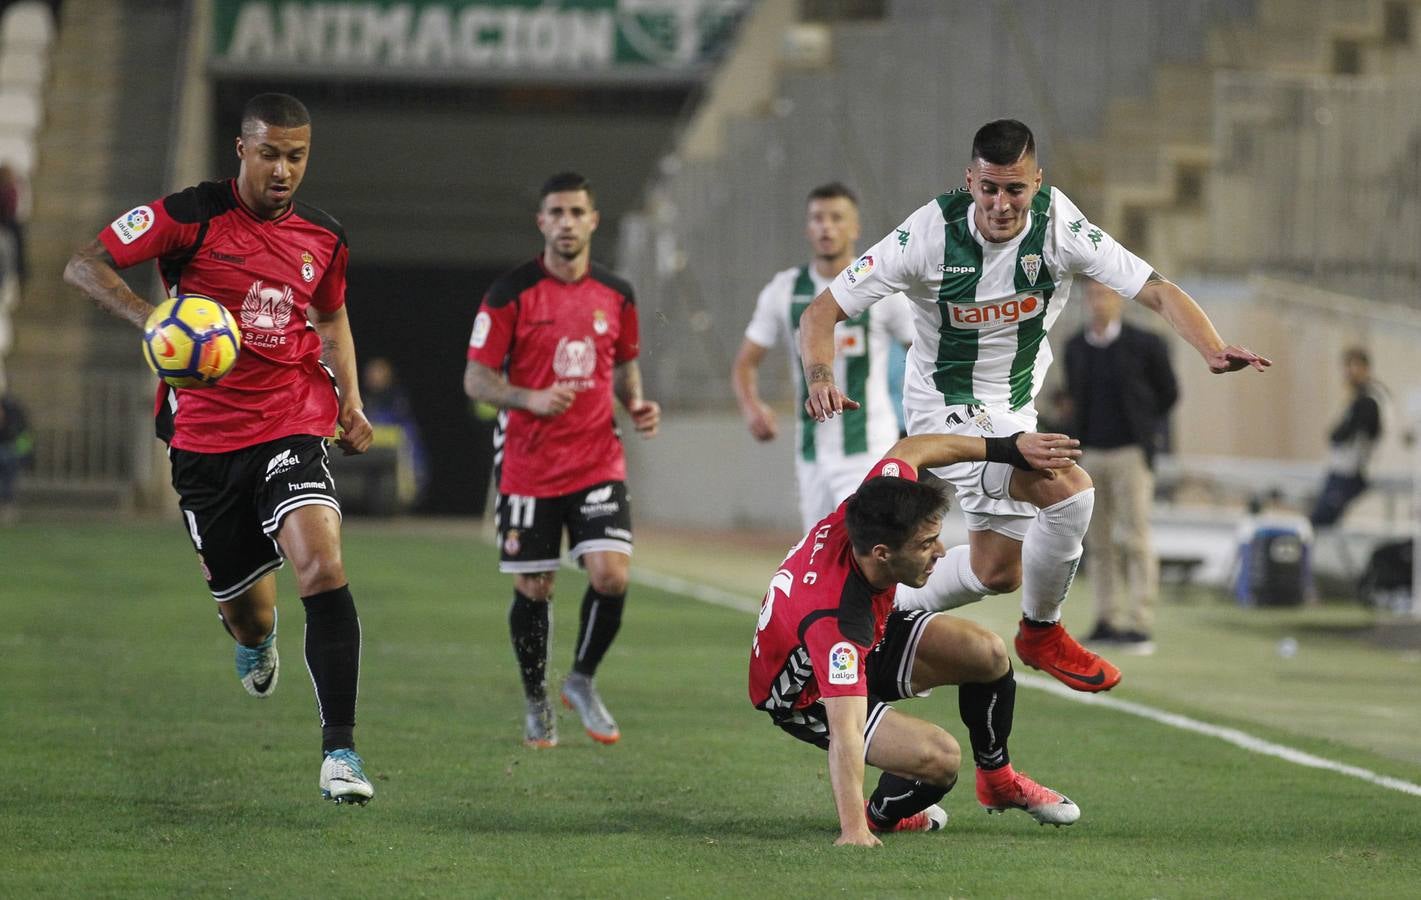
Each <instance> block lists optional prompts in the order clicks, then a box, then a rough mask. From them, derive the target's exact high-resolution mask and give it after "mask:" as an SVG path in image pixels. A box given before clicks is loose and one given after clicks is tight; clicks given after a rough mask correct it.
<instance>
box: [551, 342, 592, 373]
mask: <svg viewBox="0 0 1421 900" xmlns="http://www.w3.org/2000/svg"><path fill="white" fill-rule="evenodd" d="M596 367H597V344H596V342H594V341H593V340H592V338H590V337H587V338H583V339H582V340H576V339H573V338H563V339H562V340H560V341H558V349H557V351H556V352H555V353H554V354H553V372H554V373H556V374H557V376H558V377H559V378H587V377H589V376H590V375H591V374H592V372H593V370H594V369H596Z"/></svg>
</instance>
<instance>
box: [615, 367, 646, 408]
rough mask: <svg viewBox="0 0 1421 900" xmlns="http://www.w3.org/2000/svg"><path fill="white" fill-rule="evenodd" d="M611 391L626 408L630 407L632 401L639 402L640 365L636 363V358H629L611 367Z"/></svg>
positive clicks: (640, 397)
mask: <svg viewBox="0 0 1421 900" xmlns="http://www.w3.org/2000/svg"><path fill="white" fill-rule="evenodd" d="M612 392H613V393H615V394H616V395H617V399H618V400H620V401H622V405H623V406H625V407H626V408H627V409H631V407H632V404H633V403H640V402H641V400H642V396H641V366H639V365H637V361H636V360H634V359H629V360H627V361H626V362H624V363H618V364H617V365H616V366H614V367H613V369H612Z"/></svg>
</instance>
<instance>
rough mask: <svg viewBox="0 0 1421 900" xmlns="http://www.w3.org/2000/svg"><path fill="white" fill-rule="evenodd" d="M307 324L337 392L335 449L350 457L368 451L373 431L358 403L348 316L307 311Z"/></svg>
mask: <svg viewBox="0 0 1421 900" xmlns="http://www.w3.org/2000/svg"><path fill="white" fill-rule="evenodd" d="M311 324H312V325H314V326H315V327H316V334H318V335H320V336H321V359H322V360H324V361H325V364H326V365H328V366H330V367H331V371H332V372H334V373H335V376H336V386H337V387H338V388H340V414H339V416H338V419H337V421H338V422H339V423H340V434H339V435H338V436H337V438H336V445H337V446H339V447H340V449H341V450H342V451H343V452H344V453H345V455H346V456H350V455H351V454H354V453H364V452H365V451H366V450H369V449H370V443H371V442H372V441H373V440H374V439H375V429H374V428H372V427H371V426H370V421H369V420H368V419H366V418H365V412H364V409H365V404H364V402H363V401H362V400H361V399H360V378H359V377H358V376H357V375H356V363H355V336H354V335H352V334H351V333H350V316H349V314H348V313H347V312H346V309H345V307H344V306H340V307H337V308H336V309H333V310H331V311H330V312H322V311H321V310H319V309H317V308H316V307H314V306H312V307H311Z"/></svg>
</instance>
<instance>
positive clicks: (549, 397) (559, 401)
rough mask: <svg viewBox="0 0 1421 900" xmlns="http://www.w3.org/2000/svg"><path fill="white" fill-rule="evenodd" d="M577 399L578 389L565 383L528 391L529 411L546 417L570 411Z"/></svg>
mask: <svg viewBox="0 0 1421 900" xmlns="http://www.w3.org/2000/svg"><path fill="white" fill-rule="evenodd" d="M575 399H577V391H575V390H573V389H572V388H570V387H568V386H567V385H565V384H555V385H553V386H552V387H548V388H543V389H542V390H540V391H530V392H529V393H528V412H530V413H532V414H533V415H535V416H542V417H544V418H546V417H549V416H560V415H562V414H563V413H565V412H567V411H568V409H569V408H570V407H571V406H572V401H573V400H575Z"/></svg>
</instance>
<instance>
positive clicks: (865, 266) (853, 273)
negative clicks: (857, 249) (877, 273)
mask: <svg viewBox="0 0 1421 900" xmlns="http://www.w3.org/2000/svg"><path fill="white" fill-rule="evenodd" d="M872 271H873V256H872V255H871V254H867V253H866V254H864V255H863V256H860V257H859V258H858V261H857V262H855V263H854V264H853V265H851V266H849V268H848V269H847V270H846V271H845V272H844V277H845V278H846V279H848V282H849V284H858V281H859V279H860V278H864V277H866V276H867V275H868V273H869V272H872Z"/></svg>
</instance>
